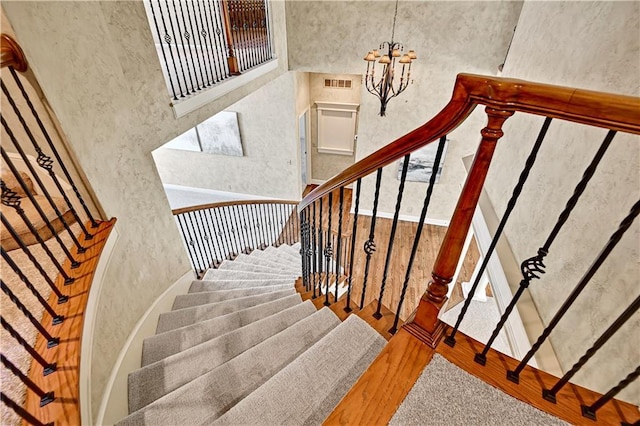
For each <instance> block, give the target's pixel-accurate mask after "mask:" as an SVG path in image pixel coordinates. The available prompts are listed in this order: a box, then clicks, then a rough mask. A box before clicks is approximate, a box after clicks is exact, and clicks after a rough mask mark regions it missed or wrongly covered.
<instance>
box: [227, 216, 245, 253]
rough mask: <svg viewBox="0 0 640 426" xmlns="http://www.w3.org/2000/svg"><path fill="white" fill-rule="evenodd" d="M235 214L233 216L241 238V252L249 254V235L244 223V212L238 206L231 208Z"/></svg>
mask: <svg viewBox="0 0 640 426" xmlns="http://www.w3.org/2000/svg"><path fill="white" fill-rule="evenodd" d="M229 208H230V209H231V211H233V212H234V214H233V216H234V218H235V220H236V223H237V224H238V237H239V238H240V252H241V253H245V254H246V253H247V234H246V229H245V227H244V223H243V217H242V211H241V209H240V208H239V207H238V206H237V205H235V204H234V205H233V206H229Z"/></svg>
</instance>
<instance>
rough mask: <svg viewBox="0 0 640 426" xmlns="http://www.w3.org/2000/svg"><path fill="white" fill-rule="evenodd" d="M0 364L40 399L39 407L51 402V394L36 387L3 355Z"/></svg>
mask: <svg viewBox="0 0 640 426" xmlns="http://www.w3.org/2000/svg"><path fill="white" fill-rule="evenodd" d="M0 362H2V365H4V366H5V367H6V368H7V369H8V370H9V371H11V372H12V373H13V375H14V376H16V377H17V378H18V379H20V381H21V382H22V383H24V384H25V386H26V387H28V388H29V389H31V390H32V391H33V392H34V393H35V394H36V395H38V396H39V397H40V406H41V407H44V406H45V405H47V404H49V403H51V402H53V400H54V399H55V396H54V393H53V392H45V391H43V390H42V389H41V388H40V387H39V386H38V385H36V384H35V383H34V382H33V381H32V380H31V379H30V378H29V377H27V376H26V375H25V374H24V373H23V372H22V371H20V369H19V368H18V367H16V366H15V365H14V364H13V363H12V362H11V361H9V359H7V357H6V356H4V354H0Z"/></svg>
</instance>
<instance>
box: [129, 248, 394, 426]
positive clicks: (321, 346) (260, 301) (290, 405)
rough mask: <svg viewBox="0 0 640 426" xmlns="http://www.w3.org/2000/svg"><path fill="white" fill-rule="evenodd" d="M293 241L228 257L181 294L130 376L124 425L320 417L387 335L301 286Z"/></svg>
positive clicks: (292, 420) (297, 421) (288, 421)
mask: <svg viewBox="0 0 640 426" xmlns="http://www.w3.org/2000/svg"><path fill="white" fill-rule="evenodd" d="M300 265H301V262H300V255H299V254H298V248H297V247H296V246H287V245H282V246H280V247H278V248H274V247H267V248H266V249H265V250H264V251H260V250H256V251H254V252H252V253H251V254H250V255H244V254H241V255H239V256H238V257H237V258H236V259H235V260H233V261H225V262H223V263H222V265H220V267H219V268H218V269H215V270H209V271H207V273H206V274H205V276H204V278H203V280H201V281H194V282H193V284H192V285H191V288H190V289H189V292H188V294H184V295H180V296H177V297H176V299H175V302H174V305H173V309H172V311H171V312H166V313H163V314H161V315H160V319H159V321H158V327H157V330H156V335H155V336H152V337H149V338H147V339H145V341H144V344H143V354H142V368H140V369H139V370H136V371H134V372H132V373H131V374H130V375H129V412H130V415H129V416H127V417H126V418H124V419H123V420H122V421H121V422H120V423H119V424H120V425H178V424H215V425H223V424H224V425H238V424H252V425H257V424H264V425H274V424H319V423H321V422H322V421H323V420H324V419H325V418H326V417H327V416H328V415H329V414H330V413H331V411H332V410H333V408H334V407H335V406H336V405H337V404H338V402H339V401H340V400H341V399H342V397H343V396H344V395H345V394H346V393H347V391H348V390H349V389H350V388H351V386H352V385H353V384H354V383H355V381H356V380H357V379H358V377H360V375H361V374H362V373H363V372H364V371H365V370H366V369H367V367H368V366H369V365H370V364H371V362H372V361H373V360H374V358H375V357H376V356H377V355H378V353H379V352H380V351H381V350H382V348H383V346H384V345H385V343H386V341H385V339H383V338H382V337H381V336H380V335H379V334H378V333H377V332H376V331H375V330H374V329H373V328H371V327H370V326H369V325H367V324H366V323H365V322H364V321H363V320H362V319H360V318H358V317H357V316H355V315H352V316H350V317H348V318H347V319H346V320H345V321H344V322H340V320H339V319H338V317H337V316H336V315H335V314H334V313H333V312H331V310H329V309H328V308H326V307H325V308H322V309H321V310H316V308H315V307H314V305H313V304H312V303H311V301H306V302H303V301H302V299H301V297H300V295H299V294H298V293H297V292H296V290H295V281H296V279H297V278H298V277H299V276H300V275H301V273H300Z"/></svg>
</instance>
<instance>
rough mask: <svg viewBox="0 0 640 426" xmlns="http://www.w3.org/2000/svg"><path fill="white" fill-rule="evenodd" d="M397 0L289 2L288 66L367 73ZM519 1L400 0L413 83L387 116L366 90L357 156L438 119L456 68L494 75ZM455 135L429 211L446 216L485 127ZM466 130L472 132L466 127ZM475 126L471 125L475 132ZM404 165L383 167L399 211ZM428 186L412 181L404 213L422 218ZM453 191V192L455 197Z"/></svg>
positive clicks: (366, 193)
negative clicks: (367, 57) (411, 51)
mask: <svg viewBox="0 0 640 426" xmlns="http://www.w3.org/2000/svg"><path fill="white" fill-rule="evenodd" d="M394 6H395V2H393V1H349V2H347V1H326V2H325V1H292V2H287V4H286V10H287V34H288V43H289V44H288V51H289V66H290V69H293V70H298V71H309V72H316V73H336V74H337V73H349V74H363V73H364V72H365V71H366V62H365V61H364V60H363V59H362V58H364V56H365V54H366V53H367V52H368V51H369V50H372V49H373V48H376V47H377V46H378V44H379V43H381V42H382V41H385V40H387V39H388V38H389V37H390V35H391V25H392V22H393V12H394ZM520 7H521V3H520V2H508V1H507V2H446V1H442V2H436V1H434V2H432V1H428V2H413V1H400V3H399V6H398V19H397V26H396V40H399V41H401V42H403V43H404V46H405V48H406V49H415V50H416V52H417V54H418V60H417V61H416V62H415V63H414V64H413V66H412V71H411V72H412V78H413V79H414V82H413V84H412V85H410V86H409V88H408V89H407V90H406V91H405V92H404V93H402V94H401V95H399V96H398V97H397V98H395V99H392V100H391V101H390V102H389V104H388V108H387V116H386V117H379V116H378V112H379V109H380V103H379V101H378V100H377V98H376V97H374V96H373V95H371V94H369V93H368V92H367V91H366V90H362V99H361V107H360V113H359V124H358V144H357V151H356V160H359V159H362V158H364V157H365V156H367V155H369V154H371V153H372V152H374V151H376V150H378V149H380V148H382V147H383V146H385V145H387V144H388V143H390V142H392V141H393V140H395V139H396V138H398V137H400V136H402V135H404V134H405V133H407V132H409V131H411V130H413V129H414V128H416V127H418V126H420V125H421V124H423V123H425V122H426V121H427V120H429V119H430V118H432V117H433V116H434V115H435V114H436V113H437V112H438V111H439V110H440V109H441V108H442V107H443V106H444V105H445V104H446V103H447V101H448V100H449V99H450V97H451V91H452V88H453V83H454V81H455V76H456V74H458V73H460V72H472V73H480V74H490V75H495V73H496V72H497V69H498V66H499V65H500V64H501V63H502V62H503V60H504V56H505V53H506V51H507V46H508V44H509V40H510V38H511V35H512V33H513V27H514V26H515V24H516V22H517V19H518V13H519V11H520ZM476 117H477V119H476V121H474V122H472V123H470V124H473V123H475V126H472V125H469V126H465V128H464V129H460V130H458V131H456V133H454V134H452V135H451V140H452V143H451V144H450V147H449V151H448V153H447V158H446V163H445V166H444V171H443V176H442V179H441V180H440V183H439V184H438V185H437V187H436V190H435V191H434V194H433V197H432V202H431V207H430V209H429V214H428V217H429V218H432V219H444V220H448V219H449V218H450V216H451V214H452V212H453V209H454V207H455V202H456V198H457V197H456V194H458V193H459V191H460V188H461V186H462V183H463V181H464V178H465V176H466V171H465V169H464V166H463V164H462V160H461V159H462V157H464V156H466V155H469V154H470V153H472V152H473V151H474V150H475V147H476V145H477V143H478V141H479V140H480V138H479V131H480V128H481V127H482V126H483V125H484V122H485V119H484V117H482V114H480V115H476ZM465 129H466V130H465ZM469 129H471V130H469ZM397 172H398V165H397V164H394V165H391V166H389V167H387V168H385V171H384V173H383V176H384V177H383V184H382V188H381V196H380V207H379V208H380V210H381V211H385V212H393V209H394V206H395V200H396V194H397V188H398V180H397V178H396V176H397ZM365 183H367V184H366V185H364V186H363V190H362V198H361V203H362V204H361V209H371V200H372V199H373V189H372V184H371V179H367V180H365ZM425 191H426V184H422V183H415V182H407V185H406V187H405V199H404V201H403V209H402V213H403V214H408V215H413V216H419V215H420V209H421V207H422V201H423V198H424V193H425ZM452 194H454V195H452Z"/></svg>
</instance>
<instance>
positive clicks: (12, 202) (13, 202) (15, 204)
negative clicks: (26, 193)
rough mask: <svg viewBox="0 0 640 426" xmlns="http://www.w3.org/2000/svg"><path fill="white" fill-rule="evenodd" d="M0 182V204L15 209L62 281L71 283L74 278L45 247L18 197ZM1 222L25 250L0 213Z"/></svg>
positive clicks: (22, 243)
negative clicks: (0, 194) (0, 189)
mask: <svg viewBox="0 0 640 426" xmlns="http://www.w3.org/2000/svg"><path fill="white" fill-rule="evenodd" d="M0 182H1V185H2V204H4V205H5V206H9V207H12V208H13V209H15V211H16V212H17V213H18V215H20V218H22V220H23V222H24V223H25V225H27V228H29V231H30V232H31V233H32V234H33V236H34V237H35V238H36V241H38V244H40V246H41V247H42V248H43V250H44V251H45V253H46V254H47V256H48V257H49V259H50V260H51V263H53V265H54V266H55V267H56V269H58V272H59V273H60V275H62V277H63V278H64V283H65V284H67V285H69V284H71V283H73V281H74V278H73V277H70V276H69V275H68V274H67V273H66V272H65V270H64V269H63V268H62V265H60V262H58V260H57V259H56V257H55V256H54V254H53V253H52V252H51V250H50V249H49V247H47V245H46V244H45V242H44V240H43V239H42V237H41V236H40V234H39V233H38V230H37V229H36V228H35V227H34V226H33V224H32V223H31V221H30V220H29V218H28V217H27V214H26V213H25V212H24V210H23V209H22V207H20V199H19V198H18V197H17V195H16V193H15V192H13V191H11V190H10V189H9V188H7V186H6V185H5V183H4V181H0ZM2 223H3V224H4V225H5V227H6V228H7V230H9V233H10V234H11V236H12V237H13V239H14V240H15V241H16V242H17V243H18V245H19V246H20V247H21V248H22V249H23V251H25V252H26V250H25V248H26V245H25V244H24V242H23V241H22V239H21V238H20V236H19V235H18V233H17V232H16V231H15V230H14V228H13V226H11V224H10V223H9V221H8V220H7V219H6V218H5V217H4V215H2ZM23 247H24V248H23ZM71 259H73V258H71ZM36 263H38V262H37V261H36Z"/></svg>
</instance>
